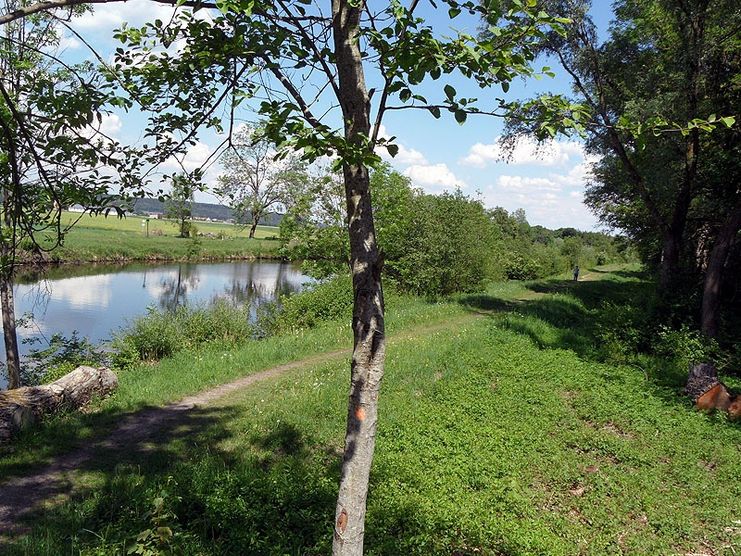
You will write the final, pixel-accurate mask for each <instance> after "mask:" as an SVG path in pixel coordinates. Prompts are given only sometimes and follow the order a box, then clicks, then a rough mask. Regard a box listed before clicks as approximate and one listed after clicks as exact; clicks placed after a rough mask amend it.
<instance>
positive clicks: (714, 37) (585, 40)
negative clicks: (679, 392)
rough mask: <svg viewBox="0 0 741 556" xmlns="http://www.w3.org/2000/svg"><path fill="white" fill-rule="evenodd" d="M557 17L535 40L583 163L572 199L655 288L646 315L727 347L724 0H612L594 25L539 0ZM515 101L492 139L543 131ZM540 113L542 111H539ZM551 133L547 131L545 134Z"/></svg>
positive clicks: (582, 8) (729, 264) (731, 81)
mask: <svg viewBox="0 0 741 556" xmlns="http://www.w3.org/2000/svg"><path fill="white" fill-rule="evenodd" d="M543 9H544V10H546V11H548V12H549V13H552V14H554V15H558V16H560V17H564V18H565V19H566V21H568V23H567V24H566V25H565V27H564V32H563V33H561V34H556V33H551V34H549V35H547V36H545V37H544V39H543V42H542V43H541V45H540V52H541V53H542V54H545V55H551V56H554V57H555V58H556V59H557V60H558V62H559V63H560V65H561V66H562V68H563V70H565V71H566V72H567V73H568V74H569V75H570V76H571V78H572V86H573V95H572V98H571V100H572V101H573V102H574V103H575V106H577V105H579V106H581V108H580V109H578V110H574V112H573V113H571V114H568V115H564V118H563V122H564V127H565V129H563V130H562V131H565V132H566V133H571V132H572V131H573V129H574V128H577V129H579V130H580V131H581V132H582V134H583V136H584V140H585V148H586V150H587V152H589V153H590V154H591V155H593V156H594V157H595V158H596V159H597V161H598V162H597V163H596V164H595V165H594V167H593V175H592V177H591V179H590V183H589V186H588V187H587V189H586V194H585V203H586V204H587V205H588V206H589V207H590V208H591V209H592V211H593V212H594V213H595V214H596V215H597V216H598V217H599V218H600V220H601V221H602V222H603V223H604V224H606V225H608V226H610V227H611V228H612V229H617V230H621V231H622V233H624V234H625V235H627V236H628V237H630V238H631V240H632V241H633V242H634V244H635V245H636V246H637V249H638V251H639V252H640V254H641V258H642V259H643V261H644V262H645V263H646V265H647V267H648V268H649V269H651V270H653V272H654V274H655V278H656V282H657V284H658V296H657V297H658V299H657V303H656V304H655V305H656V307H655V310H656V312H657V316H658V317H660V319H661V320H662V321H663V322H664V323H666V324H667V325H669V326H671V327H672V328H674V329H680V328H681V327H683V326H686V327H690V328H693V329H699V330H701V331H702V333H703V334H704V335H705V336H707V337H709V338H714V339H716V340H718V341H720V342H722V343H723V344H725V345H727V346H729V347H730V348H732V349H735V350H738V348H737V346H738V345H739V341H738V340H739V337H740V336H739V335H740V334H741V319H739V318H738V315H739V314H740V311H741V296H739V292H741V179H740V178H739V176H741V162H740V161H741V127H740V126H739V122H738V121H737V119H738V117H739V114H741V86H739V84H740V82H739V75H741V41H739V40H738V36H739V35H738V29H739V28H740V26H741V10H739V4H738V2H737V1H736V2H732V1H727V0H711V1H702V2H701V1H689V2H685V1H680V0H667V1H658V0H645V1H640V2H636V1H628V0H620V1H617V2H615V3H614V20H613V21H612V24H611V25H610V28H609V30H608V32H607V33H600V32H598V29H597V26H596V25H595V23H594V21H593V20H592V18H591V17H590V15H589V14H590V12H589V10H588V3H582V2H560V1H557V0H544V2H543ZM549 100H550V97H549V96H548V95H545V96H542V97H541V98H540V99H537V101H536V102H525V103H523V104H522V106H521V110H519V111H516V112H515V113H513V114H512V117H511V118H510V119H509V122H508V133H507V134H506V136H507V139H506V141H505V142H506V143H508V144H510V145H511V144H513V143H514V141H516V140H517V139H519V138H520V137H521V136H530V137H533V136H534V137H537V138H539V139H542V138H543V127H542V125H541V124H543V123H544V122H546V121H547V119H548V117H549V114H548V113H547V111H546V112H543V111H542V110H540V109H539V108H538V107H539V106H543V104H541V103H539V101H546V102H547V101H549ZM541 116H543V117H544V118H540V117H541ZM551 131H554V132H555V128H551Z"/></svg>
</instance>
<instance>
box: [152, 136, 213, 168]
mask: <svg viewBox="0 0 741 556" xmlns="http://www.w3.org/2000/svg"><path fill="white" fill-rule="evenodd" d="M209 156H211V147H209V146H208V145H207V144H206V143H203V142H201V141H198V142H197V143H196V144H195V145H192V146H191V147H189V148H188V150H187V151H186V152H185V154H184V155H182V154H181V155H177V156H171V157H170V158H168V159H167V160H166V161H165V162H164V163H163V164H162V169H164V170H178V171H179V170H183V169H185V170H187V171H189V172H192V171H193V170H195V169H197V168H200V167H201V166H203V165H204V164H205V163H206V161H207V160H208V157H209Z"/></svg>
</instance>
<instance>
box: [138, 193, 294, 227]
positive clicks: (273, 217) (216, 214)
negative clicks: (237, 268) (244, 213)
mask: <svg viewBox="0 0 741 556" xmlns="http://www.w3.org/2000/svg"><path fill="white" fill-rule="evenodd" d="M131 212H133V213H134V214H164V212H165V203H163V202H162V201H160V200H159V199H148V198H144V199H135V200H134V201H133V208H132V210H131ZM193 217H194V218H210V219H211V220H219V221H222V222H226V221H227V220H234V213H233V212H232V209H230V208H229V207H226V206H224V205H217V204H214V203H196V202H194V203H193ZM282 218H283V215H282V214H278V213H276V212H270V213H268V214H267V215H266V216H264V217H263V218H261V219H260V224H262V225H263V226H278V225H279V224H280V221H281V219H282Z"/></svg>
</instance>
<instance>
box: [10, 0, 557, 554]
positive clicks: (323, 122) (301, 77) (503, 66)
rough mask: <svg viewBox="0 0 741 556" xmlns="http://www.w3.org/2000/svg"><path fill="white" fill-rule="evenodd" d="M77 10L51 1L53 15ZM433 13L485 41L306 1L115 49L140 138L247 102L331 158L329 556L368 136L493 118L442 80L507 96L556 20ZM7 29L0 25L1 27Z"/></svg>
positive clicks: (351, 534)
mask: <svg viewBox="0 0 741 556" xmlns="http://www.w3.org/2000/svg"><path fill="white" fill-rule="evenodd" d="M77 1H78V0H57V1H56V2H55V3H52V6H54V5H57V6H58V5H65V4H67V5H68V4H70V3H74V2H77ZM442 4H443V6H441V7H438V6H437V4H434V3H433V4H432V5H431V7H430V9H432V10H434V9H437V10H440V11H442V12H443V13H445V14H447V17H449V18H455V17H457V16H458V15H459V14H461V13H462V12H463V11H465V12H467V13H470V14H471V15H473V16H476V15H480V16H481V17H483V18H484V19H485V21H486V23H487V25H488V26H490V27H492V28H495V29H496V33H493V36H492V37H491V38H490V39H489V40H487V41H478V40H477V39H476V38H474V37H471V36H469V35H467V34H465V33H456V32H454V31H450V30H449V29H434V28H433V27H432V26H431V25H429V24H427V23H426V22H425V21H424V19H423V18H421V17H419V16H418V15H417V13H416V11H417V7H418V6H419V2H418V0H411V1H410V2H409V3H408V4H405V3H404V2H400V1H399V2H397V1H394V2H389V3H388V4H383V5H381V6H379V7H378V8H375V7H374V6H373V5H370V4H366V2H365V1H363V0H332V1H331V4H330V5H329V9H327V7H326V6H323V5H322V4H319V3H316V4H306V3H305V0H304V1H296V2H290V1H289V0H277V1H275V2H272V1H270V2H268V1H265V0H232V1H229V2H219V3H217V4H216V5H213V4H208V3H203V2H200V1H198V2H190V1H188V0H186V1H185V2H178V5H180V6H194V7H195V8H197V9H198V8H205V7H208V8H216V11H214V12H212V16H211V18H209V19H205V18H199V17H195V16H194V15H193V14H192V13H190V12H188V11H181V12H179V13H178V14H176V15H175V16H174V17H173V18H172V19H171V21H169V22H168V23H167V24H165V23H163V22H161V21H155V22H152V23H151V24H148V25H146V26H145V27H144V28H142V29H123V30H121V31H120V32H119V33H118V37H119V38H121V39H122V40H123V41H124V42H125V43H126V46H127V47H128V48H127V49H124V52H123V53H122V54H121V55H119V56H118V57H117V60H116V64H117V66H118V67H120V68H121V72H122V75H121V80H122V81H125V82H126V83H127V91H128V92H129V93H131V94H134V95H136V96H137V97H138V98H140V99H144V100H145V101H146V108H147V109H148V110H150V111H151V113H152V117H151V119H150V124H149V125H148V128H147V133H148V134H151V135H153V136H156V137H157V138H158V139H162V140H163V142H165V141H166V139H165V137H172V136H173V130H174V132H177V133H179V132H182V133H183V134H184V136H185V139H183V142H187V141H188V140H190V139H191V138H192V137H193V134H192V129H193V128H194V127H196V126H198V125H200V124H212V123H213V122H214V119H215V118H214V116H213V114H214V113H215V110H216V107H217V106H218V105H219V104H220V101H224V102H227V103H231V106H230V107H229V108H230V110H228V111H227V113H231V114H232V115H233V114H234V108H235V107H236V104H238V103H241V102H243V101H245V99H253V105H254V104H257V111H258V113H259V114H260V115H261V116H262V117H264V118H265V119H266V125H265V130H264V134H265V136H266V137H268V138H269V139H271V140H272V141H273V142H274V143H275V144H277V145H278V146H279V147H281V148H286V147H292V148H294V149H300V151H301V152H302V156H303V157H304V158H305V159H306V160H309V161H313V160H316V159H317V158H318V157H320V156H325V155H334V156H337V157H338V159H339V161H340V166H341V170H342V174H343V179H344V187H345V201H346V208H347V229H348V230H347V231H348V235H349V243H350V266H351V269H352V275H353V292H354V300H355V301H354V310H353V332H354V348H353V357H352V365H351V369H350V395H349V403H348V413H347V428H346V433H345V449H344V455H343V463H342V476H341V480H340V487H339V495H338V500H337V508H336V514H335V526H334V543H333V552H334V553H335V554H343V555H349V554H361V553H362V548H363V538H364V521H365V507H366V505H365V502H366V496H367V490H368V478H369V474H370V468H371V462H372V456H373V450H374V446H375V434H376V426H377V417H378V396H379V390H380V383H381V379H382V377H383V369H384V356H385V332H384V301H383V290H382V287H381V267H382V264H383V263H382V259H381V256H380V253H379V250H378V245H377V243H376V233H375V227H374V221H373V211H372V203H371V195H370V180H369V167H372V166H373V165H375V164H377V163H379V162H380V158H379V156H378V155H377V154H376V153H375V149H376V148H377V147H379V146H380V147H383V148H387V149H388V150H389V152H390V153H391V154H392V155H393V154H395V153H396V152H397V151H398V147H396V146H395V145H393V141H392V140H387V139H384V138H381V137H379V132H380V127H381V123H382V121H383V116H384V114H386V113H387V112H388V111H389V110H400V109H418V110H424V111H427V112H429V113H431V114H432V115H433V116H434V117H440V116H441V113H442V112H443V111H445V112H449V113H450V114H452V115H453V116H454V117H455V119H456V120H457V121H458V122H461V123H462V122H464V121H465V120H466V118H467V116H468V115H469V114H472V113H487V114H494V115H502V110H501V108H502V105H501V103H499V102H495V103H493V104H494V106H493V107H492V106H485V107H483V108H481V107H479V106H477V102H476V99H473V98H466V97H462V96H461V95H459V94H458V93H457V91H456V89H455V88H454V87H453V86H452V84H451V83H450V82H449V81H450V76H451V74H454V73H455V74H457V76H458V77H457V78H466V79H470V80H471V81H473V82H475V83H476V84H478V85H479V86H481V87H489V86H495V85H496V86H502V87H503V88H504V89H505V90H506V89H507V88H508V86H509V83H510V82H511V80H512V79H514V78H515V77H517V76H521V75H527V74H529V73H531V71H532V70H531V68H530V62H531V61H532V60H533V57H534V56H533V52H532V51H531V49H530V46H531V43H532V40H533V39H534V38H536V37H541V36H542V35H543V33H544V31H545V29H546V28H551V27H552V26H554V25H557V24H558V22H557V21H556V20H554V19H553V18H551V17H550V16H548V15H547V14H545V13H544V12H542V11H541V10H540V9H539V8H538V7H537V6H536V4H537V2H535V1H533V0H527V1H526V2H517V3H516V5H517V6H518V8H517V9H513V10H509V9H505V8H503V7H502V4H503V3H502V4H500V3H499V2H488V1H487V2H484V3H480V4H479V3H476V2H472V1H466V2H462V3H461V2H458V1H457V0H444V2H443V3H442ZM49 7H50V4H49V3H48V2H44V3H41V4H37V5H33V6H28V7H26V8H24V9H23V10H21V12H20V13H19V14H16V16H14V17H22V16H23V15H24V14H29V13H33V12H34V11H39V10H44V9H48V8H49ZM445 17H446V16H444V15H443V16H442V18H445ZM439 19H441V18H440V17H438V20H439ZM7 20H8V19H5V20H4V19H3V18H0V23H3V22H4V21H7ZM445 37H448V38H445ZM178 39H180V42H179V45H181V46H182V48H180V49H179V50H178V52H176V53H174V52H170V51H168V50H167V49H166V48H165V49H164V50H163V49H162V48H161V46H162V45H164V46H165V47H167V46H169V45H172V44H174V42H175V41H176V40H178ZM366 71H371V72H373V77H372V82H373V83H375V84H377V87H376V88H374V89H373V90H371V91H369V90H368V87H367V85H366ZM443 75H445V76H446V79H445V81H446V83H445V84H444V87H441V89H442V94H439V93H436V97H437V99H435V100H434V101H432V102H428V100H427V99H426V98H425V97H424V96H422V95H421V94H419V93H420V91H419V85H420V84H421V83H422V82H423V81H425V80H426V79H427V78H430V79H431V80H433V81H434V80H439V79H441V77H442V76H443ZM306 85H309V86H306ZM438 99H439V100H438ZM248 104H249V100H248ZM551 107H553V104H551ZM333 108H339V112H340V114H337V113H336V111H335V110H334V109H333ZM372 116H373V117H372ZM217 120H218V119H217ZM216 125H218V122H217V123H216ZM230 129H233V128H232V126H231V125H230Z"/></svg>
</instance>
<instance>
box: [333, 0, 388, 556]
mask: <svg viewBox="0 0 741 556" xmlns="http://www.w3.org/2000/svg"><path fill="white" fill-rule="evenodd" d="M363 7H364V3H363V2H362V1H361V2H352V1H351V0H333V1H332V16H333V19H332V28H333V34H334V46H335V54H336V61H337V75H338V79H339V89H340V98H339V101H340V105H341V107H342V113H343V116H344V122H345V139H346V140H347V141H348V143H350V144H353V145H355V146H360V145H362V142H363V141H364V139H363V136H365V137H368V136H370V117H369V100H368V93H367V90H366V86H365V76H364V74H363V66H362V60H361V56H360V49H359V40H358V27H359V20H360V14H361V11H362V10H363ZM343 174H344V179H345V196H346V201H347V215H348V221H347V222H348V231H349V234H350V258H351V269H352V277H353V293H354V295H355V304H354V308H353V334H354V347H353V358H352V365H351V368H350V396H349V402H348V411H347V429H346V433H345V450H344V455H343V459H342V476H341V478H340V487H339V494H338V497H337V509H336V511H335V525H334V543H333V546H332V552H333V554H334V555H335V556H338V555H342V556H348V555H353V556H360V555H362V553H363V536H364V532H365V509H366V498H367V494H368V480H369V477H370V469H371V463H372V461H373V450H374V448H375V441H376V422H377V416H378V393H379V390H380V385H381V379H382V378H383V363H384V359H385V347H386V343H385V334H384V316H383V314H384V307H383V290H382V288H381V266H382V261H381V258H380V256H379V252H378V246H377V244H376V236H375V230H374V224H373V214H372V210H371V198H370V179H369V175H368V169H367V168H366V167H365V165H364V164H363V162H362V160H346V161H345V164H344V165H343Z"/></svg>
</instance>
